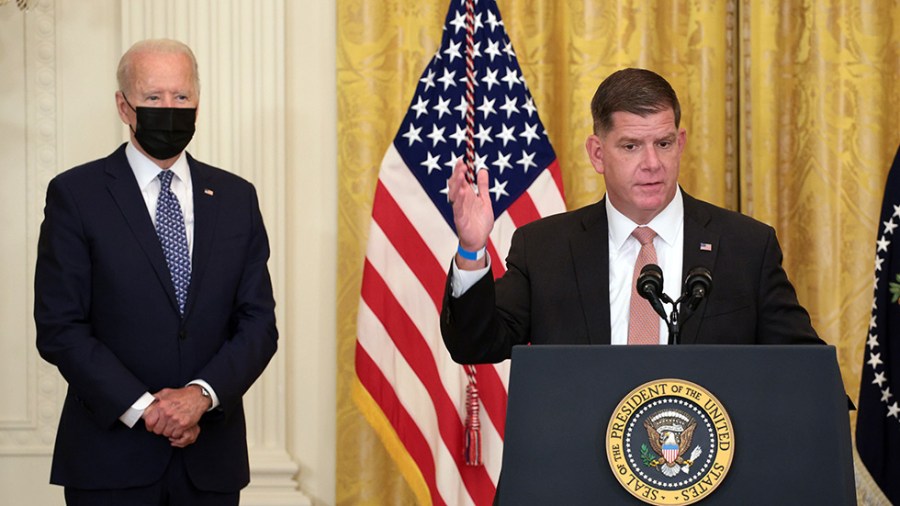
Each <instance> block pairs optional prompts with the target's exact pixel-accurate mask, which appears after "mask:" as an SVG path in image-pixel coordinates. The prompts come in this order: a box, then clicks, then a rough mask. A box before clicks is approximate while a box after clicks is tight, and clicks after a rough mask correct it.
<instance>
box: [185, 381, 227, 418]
mask: <svg viewBox="0 0 900 506" xmlns="http://www.w3.org/2000/svg"><path fill="white" fill-rule="evenodd" d="M188 385H199V386H201V387H203V388H204V389H206V391H207V392H209V398H210V400H211V401H212V405H211V406H210V407H209V409H207V410H206V412H207V413H208V412H210V411H212V410H214V409H216V408H218V407H219V396H218V395H216V391H215V390H213V387H211V386H209V383H207V382H205V381H203V380H202V379H195V380H193V381H191V382H189V383H188Z"/></svg>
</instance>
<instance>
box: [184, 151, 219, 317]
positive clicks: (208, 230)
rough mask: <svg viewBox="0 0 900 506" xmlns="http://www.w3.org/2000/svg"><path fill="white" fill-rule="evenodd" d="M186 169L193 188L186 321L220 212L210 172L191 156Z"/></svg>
mask: <svg viewBox="0 0 900 506" xmlns="http://www.w3.org/2000/svg"><path fill="white" fill-rule="evenodd" d="M188 165H189V166H190V169H191V183H192V185H193V187H194V189H193V193H194V248H193V254H192V255H191V286H190V287H189V288H188V298H187V302H186V304H185V308H184V316H185V318H187V317H188V315H189V314H190V312H191V308H192V307H193V306H194V302H195V300H196V298H197V293H198V291H199V289H200V285H201V283H202V281H203V274H204V272H205V271H206V267H207V265H208V264H209V255H210V253H211V251H212V243H213V238H214V235H215V234H214V231H215V228H216V217H217V215H218V209H219V207H218V199H217V198H216V188H215V184H214V183H215V181H213V177H212V173H211V171H210V170H209V169H208V168H207V167H205V166H204V165H203V164H201V163H198V162H197V161H196V160H194V158H193V157H191V156H190V155H188Z"/></svg>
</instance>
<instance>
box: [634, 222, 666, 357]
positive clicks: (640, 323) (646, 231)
mask: <svg viewBox="0 0 900 506" xmlns="http://www.w3.org/2000/svg"><path fill="white" fill-rule="evenodd" d="M631 235H633V236H634V238H635V239H637V240H638V242H640V243H641V251H640V252H638V256H637V261H636V262H635V263H634V277H633V278H632V280H631V316H630V317H629V319H628V344H659V315H657V314H656V311H654V310H653V307H652V306H650V301H648V300H647V299H645V298H643V297H641V296H640V295H639V294H638V292H637V280H638V276H640V275H641V269H642V268H643V267H644V266H645V265H647V264H655V263H656V248H654V247H653V238H654V237H656V232H654V231H653V229H652V228H650V227H637V228H635V229H634V232H632V233H631Z"/></svg>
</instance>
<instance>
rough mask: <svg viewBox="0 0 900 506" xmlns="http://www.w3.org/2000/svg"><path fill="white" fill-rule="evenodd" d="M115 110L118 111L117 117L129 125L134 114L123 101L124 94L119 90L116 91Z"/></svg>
mask: <svg viewBox="0 0 900 506" xmlns="http://www.w3.org/2000/svg"><path fill="white" fill-rule="evenodd" d="M116 111H118V112H119V119H121V120H122V123H125V124H126V125H131V118H132V117H133V115H134V114H135V113H134V111H132V110H131V107H130V106H129V105H128V102H126V101H125V95H124V94H123V93H122V92H121V91H117V92H116Z"/></svg>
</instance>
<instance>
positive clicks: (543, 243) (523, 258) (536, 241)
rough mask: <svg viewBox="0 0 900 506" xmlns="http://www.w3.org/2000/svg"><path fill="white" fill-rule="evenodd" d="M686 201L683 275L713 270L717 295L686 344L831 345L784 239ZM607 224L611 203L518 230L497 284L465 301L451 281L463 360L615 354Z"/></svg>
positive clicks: (484, 282) (447, 315)
mask: <svg viewBox="0 0 900 506" xmlns="http://www.w3.org/2000/svg"><path fill="white" fill-rule="evenodd" d="M682 195H683V197H684V265H683V267H684V268H683V271H684V272H685V273H686V272H687V271H688V270H689V269H691V268H693V267H697V266H703V267H706V268H707V269H709V271H710V272H711V273H712V277H713V287H712V290H711V291H710V294H709V296H708V297H707V298H706V299H705V300H704V301H703V302H701V303H700V305H699V307H698V308H697V311H696V312H695V313H694V315H693V316H692V317H691V318H690V319H689V320H687V321H686V322H685V323H684V326H683V327H682V334H681V343H682V344H788V343H796V344H822V341H821V340H820V339H819V337H818V335H816V332H815V330H813V328H812V324H811V323H810V318H809V314H808V313H807V312H806V310H805V309H803V307H802V306H801V305H800V303H799V302H798V301H797V295H796V292H795V291H794V287H793V286H792V285H791V283H790V281H788V277H787V274H785V272H784V269H783V268H782V266H781V260H782V253H781V248H780V247H779V245H778V240H777V239H776V237H775V230H774V229H773V228H772V227H770V226H768V225H765V224H763V223H760V222H759V221H756V220H754V219H752V218H749V217H747V216H744V215H742V214H739V213H736V212H733V211H728V210H726V209H722V208H719V207H716V206H713V205H711V204H708V203H706V202H702V201H700V200H697V199H695V198H693V197H691V196H690V195H688V194H687V193H685V192H683V191H682ZM607 223H608V222H607V217H606V204H605V202H604V201H602V200H601V201H600V202H598V203H596V204H593V205H590V206H587V207H584V208H581V209H578V210H575V211H571V212H568V213H562V214H558V215H555V216H549V217H547V218H544V219H541V220H537V221H535V222H533V223H530V224H528V225H525V226H523V227H521V228H519V229H518V230H516V232H515V233H514V234H513V238H512V244H511V245H510V248H509V255H508V257H507V260H506V265H507V271H506V273H505V274H504V275H503V277H502V278H500V279H498V280H497V282H496V284H495V283H494V281H493V279H492V277H491V276H485V277H484V278H482V279H481V280H480V281H479V282H478V283H476V284H475V285H474V286H472V287H471V288H470V289H469V290H468V291H467V292H466V293H465V294H463V295H462V296H461V297H459V298H458V299H455V298H453V297H451V296H450V282H449V276H448V281H447V286H446V289H445V293H444V303H443V309H442V313H441V333H442V335H443V338H444V343H445V344H446V346H447V349H448V350H449V351H450V354H451V356H452V357H453V359H454V360H456V361H457V362H460V363H480V362H499V361H501V360H504V359H506V358H509V356H510V353H511V351H512V347H513V346H514V345H517V344H525V343H532V344H610V332H611V330H610V329H611V324H610V314H609V251H608V248H609V240H608V236H609V232H608V225H607ZM702 243H703V244H708V245H709V247H708V248H701V247H700V245H701V244H702ZM670 295H672V296H673V297H677V296H678V295H680V294H670Z"/></svg>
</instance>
